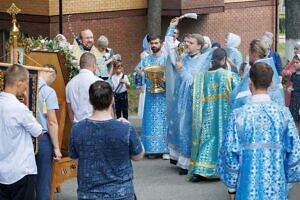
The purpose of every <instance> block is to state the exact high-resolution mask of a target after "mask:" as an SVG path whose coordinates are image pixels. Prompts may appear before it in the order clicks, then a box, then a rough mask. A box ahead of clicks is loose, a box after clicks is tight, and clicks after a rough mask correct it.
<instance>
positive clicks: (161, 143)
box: [138, 54, 169, 154]
mask: <svg viewBox="0 0 300 200" xmlns="http://www.w3.org/2000/svg"><path fill="white" fill-rule="evenodd" d="M166 62H167V56H164V55H162V56H159V57H156V56H155V55H153V54H151V55H149V56H147V57H146V58H144V59H142V60H141V62H140V63H139V65H138V66H139V67H140V68H141V69H145V67H147V66H151V65H160V66H163V67H165V66H166ZM145 82H146V96H145V105H144V114H143V120H142V136H141V139H142V143H143V145H144V147H145V152H146V153H147V154H153V153H168V152H169V150H168V147H167V121H166V114H167V113H166V93H165V92H163V93H150V92H149V91H148V89H150V88H151V86H152V85H151V82H150V81H149V80H147V79H145Z"/></svg>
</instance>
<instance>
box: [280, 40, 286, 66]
mask: <svg viewBox="0 0 300 200" xmlns="http://www.w3.org/2000/svg"><path fill="white" fill-rule="evenodd" d="M278 53H279V55H280V57H281V60H282V61H283V62H284V61H285V60H286V59H285V43H279V44H278Z"/></svg>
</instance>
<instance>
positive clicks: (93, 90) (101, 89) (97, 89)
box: [89, 81, 113, 111]
mask: <svg viewBox="0 0 300 200" xmlns="http://www.w3.org/2000/svg"><path fill="white" fill-rule="evenodd" d="M89 99H90V103H91V104H92V106H93V108H94V110H98V111H101V110H106V109H108V108H109V107H110V105H111V104H112V99H113V91H112V88H111V86H110V84H109V83H107V82H105V81H96V82H95V83H93V84H92V85H91V86H90V88H89Z"/></svg>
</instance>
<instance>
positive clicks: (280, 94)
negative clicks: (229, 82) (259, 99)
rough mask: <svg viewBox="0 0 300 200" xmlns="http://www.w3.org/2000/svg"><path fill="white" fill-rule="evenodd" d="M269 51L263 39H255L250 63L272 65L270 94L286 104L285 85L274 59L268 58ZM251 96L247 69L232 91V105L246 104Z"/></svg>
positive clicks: (251, 49) (234, 106) (251, 44)
mask: <svg viewBox="0 0 300 200" xmlns="http://www.w3.org/2000/svg"><path fill="white" fill-rule="evenodd" d="M267 53H268V50H267V46H266V44H265V43H264V42H263V41H262V40H260V39H255V40H253V41H252V42H251V43H250V49H249V60H250V63H249V64H250V66H251V65H253V64H254V63H256V62H265V63H267V64H269V65H270V66H271V67H272V69H273V71H274V73H273V79H272V80H273V83H272V85H271V86H270V87H269V88H268V94H269V95H270V97H271V99H272V100H273V101H275V102H277V103H278V104H280V105H284V104H285V101H284V91H283V87H282V84H281V81H280V79H279V76H278V73H277V71H276V68H275V65H274V61H273V59H272V58H266V57H267ZM250 97H251V92H250V90H249V71H246V72H245V76H244V78H243V80H242V81H241V82H240V84H239V85H238V86H237V87H236V88H235V89H234V91H233V92H232V95H231V102H232V103H233V105H232V107H233V109H235V108H239V107H241V106H243V105H245V104H246V103H247V102H248V101H249V100H250Z"/></svg>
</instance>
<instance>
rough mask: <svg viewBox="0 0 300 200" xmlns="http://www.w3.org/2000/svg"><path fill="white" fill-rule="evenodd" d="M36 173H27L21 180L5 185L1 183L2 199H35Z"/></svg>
mask: <svg viewBox="0 0 300 200" xmlns="http://www.w3.org/2000/svg"><path fill="white" fill-rule="evenodd" d="M35 187H36V175H33V174H32V175H26V176H24V177H23V178H22V179H20V180H19V181H17V182H15V183H13V184H10V185H5V184H1V183H0V199H1V200H35V199H36V195H35Z"/></svg>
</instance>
